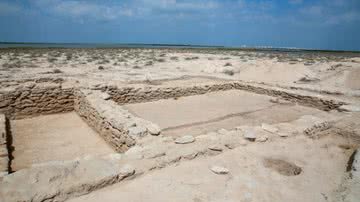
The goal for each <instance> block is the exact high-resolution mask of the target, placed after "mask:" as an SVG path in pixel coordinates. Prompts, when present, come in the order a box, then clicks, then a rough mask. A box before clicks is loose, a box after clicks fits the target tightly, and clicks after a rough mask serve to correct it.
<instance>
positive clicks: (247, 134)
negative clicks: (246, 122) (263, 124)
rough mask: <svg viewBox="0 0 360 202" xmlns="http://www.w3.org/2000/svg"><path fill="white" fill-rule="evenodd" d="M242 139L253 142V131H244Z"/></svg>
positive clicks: (254, 135) (254, 136)
mask: <svg viewBox="0 0 360 202" xmlns="http://www.w3.org/2000/svg"><path fill="white" fill-rule="evenodd" d="M244 138H245V139H248V140H250V141H255V139H256V133H255V130H254V129H250V128H249V129H245V130H244Z"/></svg>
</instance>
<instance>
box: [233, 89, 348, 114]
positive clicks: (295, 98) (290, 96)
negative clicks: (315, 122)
mask: <svg viewBox="0 0 360 202" xmlns="http://www.w3.org/2000/svg"><path fill="white" fill-rule="evenodd" d="M234 88H236V89H239V90H246V91H250V92H254V93H257V94H265V95H269V96H274V97H281V98H283V99H285V100H288V101H291V102H295V103H299V104H301V105H304V106H309V107H313V108H317V109H321V110H324V111H330V110H333V109H337V108H339V107H340V106H341V105H343V104H346V103H345V102H343V101H340V100H335V99H332V98H325V97H324V96H316V95H314V94H310V93H308V94H302V93H300V92H295V91H291V90H283V89H278V88H272V87H267V88H264V87H262V86H257V85H248V84H243V83H240V82H235V83H234Z"/></svg>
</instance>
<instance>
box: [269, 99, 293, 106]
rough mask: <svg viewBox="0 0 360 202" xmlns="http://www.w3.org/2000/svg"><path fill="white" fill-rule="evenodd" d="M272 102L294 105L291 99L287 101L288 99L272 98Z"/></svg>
mask: <svg viewBox="0 0 360 202" xmlns="http://www.w3.org/2000/svg"><path fill="white" fill-rule="evenodd" d="M270 102H272V103H277V104H281V105H292V104H293V103H292V102H291V101H287V100H284V99H279V98H271V99H270Z"/></svg>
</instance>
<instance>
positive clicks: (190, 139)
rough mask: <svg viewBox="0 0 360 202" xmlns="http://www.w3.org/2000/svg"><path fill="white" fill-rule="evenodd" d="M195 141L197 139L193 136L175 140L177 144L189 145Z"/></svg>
mask: <svg viewBox="0 0 360 202" xmlns="http://www.w3.org/2000/svg"><path fill="white" fill-rule="evenodd" d="M194 141H195V138H194V137H193V136H191V135H185V136H182V137H179V138H177V139H176V140H175V143H176V144H189V143H192V142H194Z"/></svg>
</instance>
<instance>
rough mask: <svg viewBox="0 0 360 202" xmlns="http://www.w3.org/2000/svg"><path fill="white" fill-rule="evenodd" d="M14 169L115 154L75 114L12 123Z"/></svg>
mask: <svg viewBox="0 0 360 202" xmlns="http://www.w3.org/2000/svg"><path fill="white" fill-rule="evenodd" d="M11 129H12V136H13V146H14V148H15V150H14V151H13V153H12V155H13V156H14V160H13V161H12V169H13V170H19V169H22V168H26V167H29V166H31V165H32V164H37V163H44V162H47V161H58V160H72V159H75V158H77V157H84V156H87V155H103V154H110V153H114V151H113V150H112V148H111V147H110V146H108V145H107V144H106V143H105V141H104V140H103V139H102V138H101V137H100V136H99V135H98V134H97V133H96V132H95V131H94V130H92V129H91V128H90V127H89V126H88V125H87V124H86V123H85V122H84V121H83V120H82V119H81V118H80V117H79V116H78V115H77V114H76V113H75V112H72V113H65V114H55V115H44V116H39V117H35V118H28V119H21V120H14V121H11Z"/></svg>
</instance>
